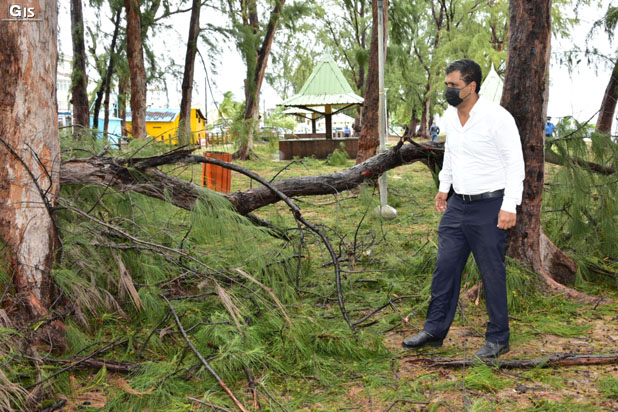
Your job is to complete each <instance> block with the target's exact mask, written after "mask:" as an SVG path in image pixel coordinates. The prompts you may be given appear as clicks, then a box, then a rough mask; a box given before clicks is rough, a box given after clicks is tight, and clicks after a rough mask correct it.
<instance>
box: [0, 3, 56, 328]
mask: <svg viewBox="0 0 618 412" xmlns="http://www.w3.org/2000/svg"><path fill="white" fill-rule="evenodd" d="M38 13H39V15H38V16H37V17H38V18H40V21H36V22H34V23H24V22H18V21H15V22H2V24H0V44H2V47H3V49H4V51H3V52H2V53H0V73H2V87H0V125H1V126H0V127H1V129H0V139H1V141H0V241H1V243H2V244H4V245H6V246H5V247H7V248H6V249H5V251H6V252H8V253H7V257H8V261H7V262H6V263H7V264H9V267H10V273H11V278H12V279H13V282H14V286H15V292H16V294H15V297H14V299H12V300H10V298H9V300H5V301H4V302H2V305H3V306H4V307H5V308H7V307H8V308H9V310H11V312H13V311H15V310H17V308H19V307H21V308H25V310H26V315H27V316H26V317H28V318H30V319H32V318H39V317H42V316H45V315H46V314H47V312H48V308H49V305H50V296H51V291H50V289H51V284H52V282H51V276H50V271H51V268H52V264H53V261H54V253H55V250H56V246H57V245H58V233H57V230H56V227H55V224H54V217H53V209H52V208H53V207H54V206H55V205H56V199H57V196H58V191H59V187H60V184H59V183H60V177H59V172H60V139H59V137H58V115H57V103H56V64H57V59H58V54H57V50H56V36H57V20H58V16H57V10H56V4H55V3H54V2H40V10H39V11H38ZM41 39H44V41H42V40H41ZM2 263H4V262H2ZM13 313H15V312H13Z"/></svg>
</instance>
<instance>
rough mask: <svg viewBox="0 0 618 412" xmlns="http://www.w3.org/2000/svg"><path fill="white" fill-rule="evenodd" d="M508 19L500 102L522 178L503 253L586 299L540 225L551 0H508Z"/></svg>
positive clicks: (550, 283) (569, 262) (553, 285)
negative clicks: (518, 145)
mask: <svg viewBox="0 0 618 412" xmlns="http://www.w3.org/2000/svg"><path fill="white" fill-rule="evenodd" d="M509 20H510V23H509V55H508V62H507V68H506V75H505V82H504V91H503V94H502V101H501V104H502V106H504V107H505V108H506V109H507V110H508V111H509V112H510V113H511V114H512V115H513V117H514V118H515V121H516V123H517V126H518V128H519V134H520V137H521V141H522V148H523V153H524V161H525V165H526V178H525V180H524V192H523V199H522V204H521V206H520V207H518V210H517V224H516V226H515V227H514V228H513V229H511V230H510V231H509V238H508V245H507V255H508V256H510V257H512V258H514V259H516V260H518V261H519V262H520V263H522V264H523V265H524V266H526V267H528V268H530V269H531V270H533V271H534V272H536V273H537V274H538V275H539V277H540V279H541V280H542V281H543V282H544V283H545V284H546V285H547V286H548V287H549V288H550V289H552V290H555V291H558V292H564V293H567V294H568V295H569V296H572V297H576V298H582V299H586V298H587V297H586V296H585V295H583V294H579V293H578V292H576V291H575V290H572V289H570V288H568V287H566V286H564V285H562V284H561V283H559V282H564V283H571V282H573V280H574V279H575V273H576V266H575V263H574V262H573V261H572V260H571V259H570V258H569V257H568V256H566V255H565V254H564V253H563V252H562V251H561V250H560V249H558V248H557V247H556V246H555V245H554V244H553V243H552V242H551V240H550V239H548V238H547V237H546V236H545V234H544V233H543V231H542V229H541V201H542V198H543V181H544V165H545V161H544V150H543V146H544V130H545V129H544V127H543V125H544V124H545V118H546V112H547V97H548V94H549V93H548V83H547V76H548V74H547V72H548V69H549V53H550V39H551V0H539V1H536V2H531V1H529V0H511V2H510V8H509Z"/></svg>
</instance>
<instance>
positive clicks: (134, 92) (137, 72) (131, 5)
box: [124, 0, 146, 138]
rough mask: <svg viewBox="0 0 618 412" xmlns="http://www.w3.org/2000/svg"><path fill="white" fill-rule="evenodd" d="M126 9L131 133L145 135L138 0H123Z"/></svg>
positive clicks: (144, 103) (143, 70) (139, 136)
mask: <svg viewBox="0 0 618 412" xmlns="http://www.w3.org/2000/svg"><path fill="white" fill-rule="evenodd" d="M124 5H125V8H126V9H127V60H128V61H129V71H130V78H131V134H132V136H133V137H135V138H141V137H146V69H145V68H144V53H143V50H142V28H141V22H140V20H141V18H140V2H139V0H125V3H124Z"/></svg>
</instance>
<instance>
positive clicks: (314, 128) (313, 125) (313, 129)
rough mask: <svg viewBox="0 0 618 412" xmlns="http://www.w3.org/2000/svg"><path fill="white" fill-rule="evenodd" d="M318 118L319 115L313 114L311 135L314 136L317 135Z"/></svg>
mask: <svg viewBox="0 0 618 412" xmlns="http://www.w3.org/2000/svg"><path fill="white" fill-rule="evenodd" d="M317 116H318V115H317V113H311V133H313V134H316V127H315V121H316V117H317Z"/></svg>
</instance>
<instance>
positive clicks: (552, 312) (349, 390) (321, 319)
mask: <svg viewBox="0 0 618 412" xmlns="http://www.w3.org/2000/svg"><path fill="white" fill-rule="evenodd" d="M257 150H258V155H259V158H257V159H255V160H251V161H246V162H240V164H241V165H242V166H244V167H246V168H247V169H250V170H252V171H255V172H257V173H259V174H260V175H261V176H263V177H265V178H267V179H270V178H272V177H274V176H275V175H276V174H277V173H278V172H279V171H280V170H281V169H283V168H284V167H285V166H286V165H287V162H280V161H278V160H277V151H276V148H275V147H273V146H272V145H268V144H262V145H259V146H258V148H257ZM352 164H353V161H352V160H345V159H341V158H339V159H335V158H334V159H331V161H321V160H316V159H304V160H302V161H299V162H296V163H294V164H292V165H290V166H289V167H288V168H286V169H285V171H283V172H282V173H281V174H279V176H278V177H277V179H282V178H286V177H291V176H301V175H316V174H327V173H332V172H335V171H337V170H341V169H344V168H347V167H350V166H351V165H352ZM182 176H183V177H184V178H186V179H189V180H193V181H195V182H199V180H200V176H201V166H194V167H192V168H189V169H187V170H184V171H183V172H182ZM388 180H389V204H390V205H391V206H393V207H395V208H396V209H397V212H398V216H397V218H396V219H395V220H392V221H384V220H382V219H380V218H377V217H375V216H374V215H373V213H372V211H373V209H374V207H375V206H376V205H377V202H378V195H377V192H376V190H375V189H374V188H373V187H370V186H363V187H361V188H359V189H358V190H353V191H350V192H346V193H341V194H338V195H337V196H332V195H331V196H316V197H305V198H297V199H295V201H296V202H297V204H298V205H299V206H300V208H301V210H302V213H303V216H304V217H305V218H306V219H308V220H309V221H311V222H312V223H314V224H317V225H319V226H320V228H321V229H322V230H323V231H324V232H325V233H326V234H327V235H328V237H329V239H330V241H331V243H332V244H333V247H334V248H335V250H336V251H337V253H338V255H339V258H340V260H341V264H342V271H343V280H342V286H343V293H344V297H345V301H346V308H347V311H348V313H349V315H350V317H351V318H352V320H353V321H354V320H358V319H361V318H362V317H363V316H364V315H367V314H369V313H370V312H371V311H373V310H374V309H376V308H379V307H383V309H382V310H380V311H378V312H376V313H375V314H374V315H373V316H371V317H370V318H369V319H367V321H365V322H363V323H362V327H359V328H357V330H356V331H355V332H351V331H350V330H349V328H348V327H347V326H346V325H345V323H344V321H343V319H342V316H341V312H340V310H339V307H338V305H337V295H336V289H335V286H334V283H335V282H334V272H333V267H332V265H331V264H330V260H329V258H328V254H327V253H326V251H325V248H324V246H323V245H322V243H321V242H320V241H319V239H317V238H316V237H315V236H314V235H312V234H311V233H310V232H309V231H307V230H304V231H303V248H302V250H301V252H300V253H301V255H302V259H301V261H300V266H299V267H300V270H298V271H297V270H296V269H297V266H296V262H297V260H296V258H294V260H293V261H294V264H293V265H291V267H292V269H293V270H290V271H289V272H287V275H288V277H287V279H286V278H285V277H281V278H277V279H274V278H268V276H270V275H269V274H268V273H265V274H264V278H263V280H262V281H263V282H265V283H266V282H267V281H268V282H270V283H268V285H269V286H270V287H271V288H272V289H273V290H278V291H283V292H280V293H281V295H280V296H279V297H280V299H281V300H282V301H283V302H284V304H285V309H286V310H287V311H288V312H289V314H290V316H291V319H292V323H293V324H292V325H291V326H290V327H286V326H285V323H284V322H280V323H277V322H278V321H277V320H276V319H275V320H273V319H271V318H267V319H265V320H264V319H263V316H262V317H260V316H259V310H258V314H255V312H251V313H252V315H251V316H252V317H253V320H251V321H247V325H243V328H242V332H241V333H238V332H237V330H236V328H234V327H233V325H231V322H230V318H229V315H228V312H230V313H231V312H233V311H235V310H238V312H241V311H242V310H243V303H244V302H240V301H239V300H236V301H235V304H236V306H237V307H238V308H239V309H234V308H233V306H234V305H231V307H232V308H231V309H230V306H228V307H227V311H225V310H223V311H220V312H217V313H216V316H215V315H214V314H213V313H214V312H215V311H214V309H213V308H214V306H212V305H210V306H209V305H208V302H207V299H208V298H206V297H203V298H199V299H197V300H196V299H192V300H186V301H182V302H181V301H178V303H176V304H175V305H176V307H177V310H179V311H180V310H182V311H183V312H182V313H183V316H184V317H183V319H182V320H183V323H184V324H185V326H187V325H189V324H191V322H199V321H209V322H213V324H215V323H217V322H218V323H226V322H227V323H228V324H229V325H228V326H223V327H224V328H228V329H229V330H227V329H226V330H221V329H220V328H219V327H214V326H209V327H207V328H205V329H203V330H202V329H199V328H198V329H195V332H192V333H190V336H191V338H192V339H193V341H194V342H196V344H198V345H200V346H199V347H200V350H203V351H204V353H205V354H207V355H208V356H210V357H209V359H210V360H211V362H213V366H214V368H215V369H217V370H218V371H219V372H220V373H222V376H223V378H224V380H225V381H226V382H227V383H228V385H229V386H230V387H231V388H232V390H233V391H234V392H235V393H236V394H237V395H238V396H239V397H240V399H241V401H242V402H243V403H244V404H245V405H247V406H248V407H249V408H251V410H258V409H259V410H263V411H269V410H272V411H286V410H287V411H364V412H365V411H366V412H387V411H391V412H395V411H464V410H465V411H477V412H480V411H561V412H562V411H594V412H596V411H616V410H618V365H608V366H586V367H568V368H541V367H539V368H536V369H531V370H524V369H515V370H501V369H497V368H495V367H492V366H488V365H485V364H478V365H476V366H472V367H467V368H464V369H459V370H453V369H446V368H435V367H430V366H427V365H426V364H425V363H422V362H419V359H421V358H429V357H457V358H460V357H470V356H471V355H472V354H473V353H474V351H476V349H478V347H480V346H481V345H482V343H483V334H484V327H485V322H486V314H485V310H484V302H483V300H482V299H480V300H479V301H478V302H475V300H474V299H472V300H470V301H468V300H467V299H462V307H461V309H460V310H459V311H458V314H457V316H456V319H455V322H454V324H453V327H452V328H451V331H450V333H449V335H448V337H447V339H446V340H445V344H444V346H443V347H442V348H439V349H429V350H422V351H420V352H418V353H417V352H410V351H405V350H403V349H402V348H401V340H402V339H403V338H404V337H406V336H409V335H411V334H414V333H416V332H418V331H420V330H421V328H422V325H423V321H424V313H425V310H426V307H427V303H428V297H429V282H430V280H431V275H432V271H433V262H434V260H435V256H436V250H437V236H436V228H437V225H438V222H439V219H440V214H439V213H437V212H436V211H434V209H433V197H434V195H435V191H436V186H435V183H434V180H433V177H432V175H431V174H430V173H429V171H428V170H427V168H426V167H425V166H424V165H422V164H420V163H416V164H412V165H406V166H403V167H399V168H397V169H395V170H392V171H390V172H389V175H388ZM251 184H253V185H255V183H251V182H249V180H248V179H247V178H245V177H244V176H241V175H239V174H237V173H235V172H233V173H232V191H236V190H245V189H247V188H249V187H250V186H251ZM164 212H165V213H170V214H171V213H174V212H173V211H172V209H164V211H163V212H161V213H164ZM256 214H257V215H258V216H259V217H261V218H263V219H265V220H268V221H270V222H273V223H275V224H276V225H278V226H279V227H283V228H286V232H287V233H288V234H289V235H290V237H291V239H292V240H291V242H289V243H288V242H284V241H280V240H277V239H274V238H272V239H270V238H261V242H264V243H272V245H275V246H274V247H269V248H266V247H265V246H264V245H258V244H255V245H251V244H249V245H248V248H249V249H250V248H254V249H258V250H262V249H261V248H264V250H267V252H264V253H267V254H269V256H267V257H264V258H265V259H272V260H273V261H275V260H277V259H279V257H280V256H279V252H278V248H281V249H284V248H285V249H288V250H290V249H291V250H292V252H294V251H296V250H297V247H298V241H299V234H298V232H297V230H296V227H297V226H296V224H295V222H294V220H293V218H292V216H291V214H290V213H289V211H288V210H287V209H286V207H285V206H284V205H282V204H275V205H272V206H268V207H265V208H263V209H260V210H258V211H257V212H256ZM171 220H172V219H171V217H170V221H171ZM174 225H178V224H176V223H174V224H173V225H172V224H171V223H170V224H167V223H166V225H165V226H164V227H161V228H160V230H161V231H162V232H166V231H168V230H171V228H172V227H175V226H174ZM187 234H188V232H187ZM157 235H158V233H156V230H153V232H152V236H153V237H155V236H157ZM170 237H171V235H170ZM238 241H240V242H242V239H240V240H238ZM247 242H251V240H247ZM170 244H173V242H172V241H170ZM209 253H212V254H213V255H214V254H216V253H217V250H216V249H209ZM220 258H221V259H222V260H225V261H226V262H227V260H226V259H228V260H229V258H230V257H229V256H225V255H223V254H222V255H221V256H220ZM598 258H603V257H602V256H599V257H598ZM142 259H143V258H142ZM236 260H239V261H240V259H236ZM236 260H234V262H236ZM140 262H141V263H140V264H139V265H138V264H134V266H135V267H132V266H130V265H129V264H127V266H129V270H130V271H132V272H133V275H134V277H136V276H137V273H138V272H139V271H140V267H143V265H145V264H146V263H147V261H146V263H145V262H144V261H143V260H142V261H140ZM234 264H237V265H241V263H234ZM140 265H142V266H140ZM144 270H145V269H144ZM148 270H150V271H155V270H156V268H155V265H152V266H151V267H149V269H148ZM144 276H146V275H144ZM158 276H159V277H160V278H161V279H163V280H165V279H166V277H165V276H169V277H173V276H172V275H166V274H164V273H162V274H159V275H158ZM174 276H175V275H174ZM295 276H297V278H296V279H295V278H294V277H295ZM478 279H479V275H478V272H477V270H476V267H475V265H474V264H473V261H472V260H471V261H470V262H469V264H468V265H467V267H466V270H465V273H464V276H463V281H462V288H463V289H464V290H467V289H469V288H471V287H472V286H474V285H476V284H477V283H478ZM143 282H144V283H146V285H141V289H140V291H139V293H140V296H141V297H142V299H143V300H144V304H145V306H146V307H147V308H152V310H153V311H154V310H158V311H159V312H160V313H162V314H165V311H164V310H162V309H161V308H160V307H158V306H160V302H159V303H157V302H156V301H155V300H154V299H150V300H148V299H147V297H148V295H147V294H146V292H144V290H145V289H147V287H146V286H148V282H147V281H143ZM295 282H297V283H298V286H297V287H296V288H290V287H289V285H288V287H287V288H286V287H285V285H283V284H284V283H288V284H289V283H292V284H293V283H295ZM277 285H278V286H277ZM508 285H509V307H510V316H511V327H512V333H511V336H512V339H511V352H509V353H508V354H507V355H505V356H504V358H506V359H523V358H526V359H527V358H540V357H543V356H545V355H548V354H554V353H565V352H568V353H578V354H582V353H592V354H606V353H612V352H613V353H615V352H616V351H617V342H618V304H616V303H611V304H604V303H601V304H599V305H597V306H590V305H581V304H578V303H575V302H572V301H569V300H566V299H564V298H563V297H561V296H555V295H550V294H546V293H545V292H543V291H541V290H539V287H538V284H537V283H536V281H535V276H534V274H532V273H529V272H527V271H526V270H525V269H522V268H520V267H518V266H517V265H516V263H514V262H511V261H509V262H508ZM139 286H140V285H139V284H138V287H139ZM202 286H203V285H202ZM202 286H200V287H202ZM210 286H211V285H208V287H210ZM617 286H618V285H616V282H615V280H612V279H611V278H609V277H602V276H600V277H598V278H597V277H594V278H590V279H588V280H581V281H580V282H579V283H578V284H577V285H575V287H576V288H578V289H579V290H582V291H585V292H587V293H592V294H597V295H599V296H601V295H602V296H605V297H608V298H612V299H614V302H615V301H618V287H617ZM290 289H292V293H290ZM200 290H201V289H200ZM286 293H287V294H289V296H284V295H285V294H286ZM232 300H234V299H233V298H232ZM252 304H253V305H254V306H258V304H257V303H255V302H253V303H251V302H247V305H249V306H251V305H252ZM148 305H150V306H148ZM164 309H165V308H164ZM273 310H276V309H273ZM128 315H129V317H132V320H130V321H129V320H127V317H126V316H121V315H119V314H118V313H117V312H114V311H107V312H105V313H99V314H98V315H97V316H96V317H94V318H93V319H92V320H91V321H90V324H91V329H90V330H83V328H81V327H79V326H77V325H76V324H75V325H74V324H72V323H70V325H69V327H70V330H69V338H70V339H69V341H70V342H69V343H70V347H71V353H76V352H78V351H80V350H82V351H84V350H86V351H89V350H90V349H88V348H89V346H88V344H93V342H96V341H101V340H113V339H114V338H118V337H119V336H120V337H122V336H127V337H129V338H130V342H131V343H129V344H127V345H126V348H125V349H119V350H117V351H114V352H112V353H109V354H108V355H107V356H108V357H109V358H111V359H116V360H127V361H133V362H143V363H142V367H141V369H140V371H139V372H138V373H134V374H130V375H125V374H118V373H112V372H108V371H106V370H99V371H89V370H85V371H79V370H76V369H73V370H71V371H69V372H67V373H65V374H63V375H61V377H59V378H58V379H57V380H56V381H55V382H54V384H53V386H52V389H53V391H54V392H55V394H56V396H57V397H60V398H64V399H67V400H68V402H67V404H66V405H65V407H64V408H65V409H63V410H67V411H78V410H79V411H95V410H114V411H129V410H131V411H141V410H148V411H155V410H156V411H188V410H204V411H210V410H225V409H216V408H215V407H212V406H206V405H205V404H204V403H203V402H209V403H215V404H217V405H219V406H221V407H225V408H228V409H229V410H234V406H233V404H231V402H229V400H228V399H227V398H226V396H225V395H224V394H222V392H221V390H220V389H219V388H218V386H217V385H216V383H215V382H214V381H213V380H212V379H210V378H209V377H208V375H207V374H205V373H204V372H203V370H202V371H200V370H199V368H195V367H192V366H191V365H195V359H190V358H191V356H192V355H191V354H188V353H187V351H186V345H185V343H184V341H183V340H182V339H180V338H179V336H178V334H176V335H174V330H175V327H174V324H173V323H169V321H168V323H166V324H164V325H163V326H162V324H161V319H162V318H163V315H161V316H160V317H156V316H148V315H147V313H144V312H142V313H141V314H140V313H133V312H128ZM164 320H165V319H164ZM215 321H216V322H215ZM196 325H197V324H196ZM238 329H239V330H241V328H238ZM265 330H268V332H265ZM289 330H292V331H293V333H291V332H290V333H288V331H289ZM151 332H152V333H151ZM149 335H152V338H150V336H149ZM241 335H242V336H241ZM148 339H150V340H148ZM145 341H147V342H148V344H145V343H144V342H145ZM222 348H225V350H224V349H222ZM207 351H209V352H208V353H207ZM85 353H87V352H85ZM145 359H146V360H147V361H145ZM229 365H233V366H229ZM234 365H249V366H251V369H252V371H253V375H254V382H255V384H256V385H257V387H258V390H257V392H258V394H259V395H257V398H255V397H254V395H253V392H252V390H251V388H250V385H249V384H248V379H247V378H246V377H245V375H244V372H243V371H242V368H239V367H237V366H234ZM183 368H184V369H183ZM226 368H228V369H226ZM55 370H57V367H53V368H52V367H50V368H49V369H48V370H46V371H45V373H48V374H49V373H52V372H53V371H55ZM179 371H180V372H182V373H179ZM191 398H194V399H198V401H195V400H192V399H191ZM256 399H257V400H258V401H259V408H256V407H255V406H256V403H255V400H256ZM200 401H201V402H202V403H200Z"/></svg>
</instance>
